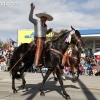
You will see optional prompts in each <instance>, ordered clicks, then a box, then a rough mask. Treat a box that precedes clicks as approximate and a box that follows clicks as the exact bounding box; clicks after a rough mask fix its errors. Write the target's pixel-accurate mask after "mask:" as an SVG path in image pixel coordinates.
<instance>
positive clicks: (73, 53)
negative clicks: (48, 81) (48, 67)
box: [53, 44, 80, 82]
mask: <svg viewBox="0 0 100 100" xmlns="http://www.w3.org/2000/svg"><path fill="white" fill-rule="evenodd" d="M79 63H80V51H79V50H78V49H77V47H76V46H75V45H73V44H70V45H69V47H68V49H67V50H66V52H65V54H64V57H63V59H62V66H65V67H67V66H68V67H70V68H71V72H72V82H76V81H77V79H78V77H79ZM60 73H61V74H62V75H63V74H64V72H63V69H61V70H60ZM55 74H56V70H54V71H53V76H54V79H55V80H57V78H56V75H55ZM63 79H64V80H65V79H66V78H65V77H63Z"/></svg>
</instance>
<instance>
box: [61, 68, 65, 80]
mask: <svg viewBox="0 0 100 100" xmlns="http://www.w3.org/2000/svg"><path fill="white" fill-rule="evenodd" d="M60 73H61V75H62V78H63V80H66V77H65V75H64V71H63V69H60Z"/></svg>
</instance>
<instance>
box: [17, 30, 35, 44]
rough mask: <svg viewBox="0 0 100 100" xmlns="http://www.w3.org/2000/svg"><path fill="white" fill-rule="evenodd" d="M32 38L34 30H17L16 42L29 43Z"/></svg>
mask: <svg viewBox="0 0 100 100" xmlns="http://www.w3.org/2000/svg"><path fill="white" fill-rule="evenodd" d="M33 39H34V30H18V43H19V44H21V43H30V42H31V41H32V40H33Z"/></svg>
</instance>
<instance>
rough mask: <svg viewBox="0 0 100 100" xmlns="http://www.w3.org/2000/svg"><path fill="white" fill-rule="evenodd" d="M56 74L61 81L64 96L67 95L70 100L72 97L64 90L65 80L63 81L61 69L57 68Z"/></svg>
mask: <svg viewBox="0 0 100 100" xmlns="http://www.w3.org/2000/svg"><path fill="white" fill-rule="evenodd" d="M56 74H57V78H58V80H59V83H60V85H61V88H62V91H63V94H64V95H65V98H66V99H67V100H68V99H70V96H69V95H68V94H67V92H66V91H65V88H64V85H63V80H62V76H61V73H60V69H59V68H58V67H57V68H56Z"/></svg>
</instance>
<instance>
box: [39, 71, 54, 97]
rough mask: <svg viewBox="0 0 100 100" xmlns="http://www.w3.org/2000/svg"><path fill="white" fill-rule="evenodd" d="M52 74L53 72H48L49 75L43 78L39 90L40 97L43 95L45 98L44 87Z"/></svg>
mask: <svg viewBox="0 0 100 100" xmlns="http://www.w3.org/2000/svg"><path fill="white" fill-rule="evenodd" d="M51 72H52V71H51V70H48V71H47V73H46V75H45V76H44V78H43V81H42V84H41V86H40V88H39V90H40V95H41V96H45V94H44V92H43V86H44V84H45V82H46V80H47V78H48V77H49V75H50V74H51Z"/></svg>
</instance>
